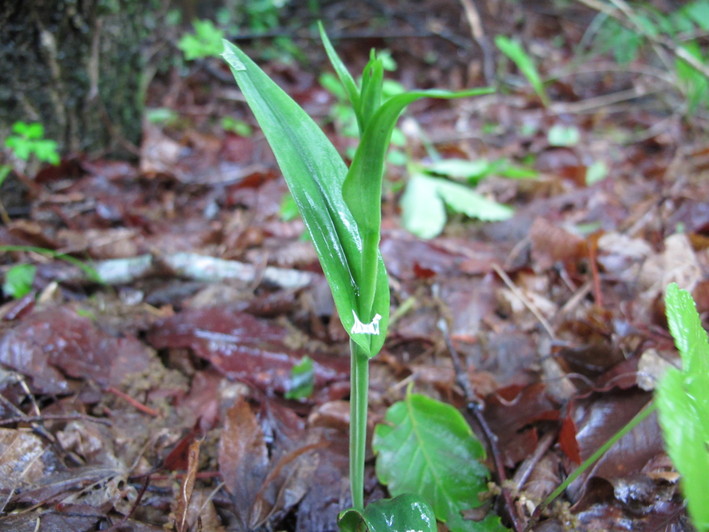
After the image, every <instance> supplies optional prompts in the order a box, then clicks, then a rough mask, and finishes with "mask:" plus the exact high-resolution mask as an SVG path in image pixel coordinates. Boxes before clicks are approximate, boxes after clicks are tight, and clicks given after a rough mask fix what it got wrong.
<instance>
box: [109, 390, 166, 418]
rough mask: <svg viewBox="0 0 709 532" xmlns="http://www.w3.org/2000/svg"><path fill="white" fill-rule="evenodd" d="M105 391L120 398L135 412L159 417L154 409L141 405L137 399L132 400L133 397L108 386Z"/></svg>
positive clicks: (158, 413)
mask: <svg viewBox="0 0 709 532" xmlns="http://www.w3.org/2000/svg"><path fill="white" fill-rule="evenodd" d="M106 391H107V392H109V393H112V394H113V395H115V396H116V397H120V398H121V399H123V400H124V401H126V402H127V403H129V404H130V405H131V406H132V407H133V408H135V409H136V410H139V411H140V412H143V413H144V414H148V415H149V416H152V417H160V412H158V411H157V410H155V409H154V408H150V407H149V406H147V405H144V404H143V403H141V402H140V401H138V400H137V399H134V398H133V397H131V396H130V395H128V394H127V393H125V392H122V391H120V390H119V389H117V388H114V387H113V386H109V387H108V388H106Z"/></svg>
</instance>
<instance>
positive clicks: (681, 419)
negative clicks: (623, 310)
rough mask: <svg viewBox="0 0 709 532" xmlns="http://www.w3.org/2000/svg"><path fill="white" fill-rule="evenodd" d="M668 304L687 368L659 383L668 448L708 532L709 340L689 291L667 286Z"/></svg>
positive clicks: (696, 517) (692, 509) (695, 516)
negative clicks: (708, 413) (708, 414)
mask: <svg viewBox="0 0 709 532" xmlns="http://www.w3.org/2000/svg"><path fill="white" fill-rule="evenodd" d="M665 304H666V307H667V321H668V325H669V328H670V332H671V333H672V336H673V337H674V339H675V344H676V346H677V349H678V351H679V353H680V356H681V358H682V367H683V369H682V371H679V370H677V369H674V368H672V369H670V370H669V371H668V372H667V373H666V374H665V376H664V377H663V379H662V380H661V381H660V384H659V386H658V387H657V390H656V401H657V408H658V411H659V421H660V426H661V427H662V432H663V436H664V439H665V444H666V447H667V452H668V454H669V455H670V458H671V459H672V462H673V463H674V464H675V467H676V468H677V470H678V471H679V472H680V474H681V475H682V491H683V492H684V495H685V497H686V498H687V506H688V508H689V514H690V516H691V517H692V521H693V523H694V525H695V526H696V527H697V528H698V529H700V530H707V529H709V491H707V489H706V479H707V478H709V450H707V442H709V417H708V416H707V412H709V341H708V340H707V333H706V331H705V330H704V329H703V327H702V323H701V320H700V318H699V314H698V313H697V310H696V307H695V304H694V300H693V299H692V296H691V295H690V294H689V292H686V291H684V290H681V289H680V288H679V287H678V286H677V284H675V283H672V284H670V285H669V286H668V287H667V293H666V295H665Z"/></svg>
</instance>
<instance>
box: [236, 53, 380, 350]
mask: <svg viewBox="0 0 709 532" xmlns="http://www.w3.org/2000/svg"><path fill="white" fill-rule="evenodd" d="M224 46H225V50H224V54H223V57H224V59H225V60H226V61H227V63H229V65H230V66H231V70H232V73H233V74H234V78H235V79H236V82H237V84H238V85H239V88H240V89H241V91H242V93H243V94H244V97H245V98H246V101H247V103H248V104H249V107H250V108H251V110H252V112H253V113H254V116H255V117H256V120H257V121H258V123H259V125H260V126H261V129H262V131H263V133H264V135H265V136H266V138H267V140H268V142H269V144H270V146H271V149H272V150H273V152H274V154H275V156H276V160H277V161H278V164H279V166H280V168H281V171H282V172H283V176H284V177H285V180H286V183H287V184H288V188H289V189H290V191H291V194H292V195H293V199H294V200H295V202H296V204H297V205H298V208H299V210H300V213H301V215H302V217H303V221H304V222H305V225H306V227H307V228H308V231H309V233H310V236H311V238H312V240H313V244H314V245H315V249H316V251H317V253H318V257H319V258H320V264H321V265H322V268H323V272H324V273H325V277H326V278H327V281H328V284H329V285H330V289H331V291H332V295H333V298H334V300H335V305H336V307H337V310H338V314H339V316H340V320H341V321H342V324H343V325H344V327H345V329H346V330H347V331H349V332H350V335H351V337H352V339H353V340H354V341H355V342H356V343H357V344H358V345H359V346H360V347H361V348H362V349H363V350H364V351H365V352H366V354H367V356H370V357H371V356H374V355H376V354H377V352H378V351H379V350H380V349H381V346H382V344H383V342H384V338H385V331H386V326H387V323H388V319H389V284H388V280H387V276H386V270H385V268H384V262H383V261H382V259H381V254H380V253H379V251H378V250H377V251H376V252H375V254H374V257H375V258H374V260H373V261H371V262H373V265H372V264H368V271H367V273H369V274H370V275H371V271H372V270H374V271H375V275H374V280H373V281H372V279H371V278H370V279H367V284H368V286H369V285H371V283H372V282H374V286H375V294H374V298H371V296H370V298H369V299H368V302H367V305H366V306H365V307H366V312H363V311H362V308H360V300H361V296H360V293H361V290H362V288H361V284H362V282H363V276H364V275H365V272H364V271H363V269H362V262H363V258H362V256H363V244H362V242H363V239H362V236H361V232H360V231H359V229H358V227H359V226H358V224H357V223H356V222H355V219H354V218H353V216H352V214H351V212H350V209H349V207H348V205H347V204H346V203H345V201H344V198H343V196H342V187H343V182H344V180H345V176H346V175H347V167H346V166H345V163H344V162H343V161H342V158H341V157H340V155H339V154H338V153H337V150H336V149H335V147H334V146H333V145H332V143H331V142H330V141H329V140H328V139H327V137H326V136H325V134H324V133H323V132H322V130H321V129H320V128H319V127H318V126H317V124H315V122H313V120H312V119H311V118H310V117H309V116H308V115H307V113H305V111H303V109H302V108H301V107H300V106H299V105H298V104H297V103H296V102H294V101H293V100H292V99H291V98H290V97H289V96H288V95H287V94H286V93H285V92H284V91H283V90H282V89H281V88H280V87H278V85H276V84H275V83H274V82H273V81H272V80H271V79H270V78H269V77H268V76H267V75H266V74H265V73H264V72H263V71H262V70H261V69H260V68H259V67H258V66H257V65H256V64H255V63H254V62H253V61H251V59H249V58H248V57H247V56H246V54H244V53H243V52H242V51H241V50H239V48H237V47H236V46H234V45H233V44H231V43H229V42H227V41H224ZM379 198H380V195H378V196H376V198H372V199H370V201H372V202H374V201H377V202H378V201H379ZM379 208H380V207H379V204H378V203H377V209H379ZM367 256H368V257H371V256H372V254H368V255H367ZM370 289H371V288H370ZM372 309H373V310H372ZM370 310H371V311H372V312H371V315H367V314H368V313H369V311H370ZM377 316H378V317H377Z"/></svg>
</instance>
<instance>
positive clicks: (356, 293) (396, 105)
mask: <svg viewBox="0 0 709 532" xmlns="http://www.w3.org/2000/svg"><path fill="white" fill-rule="evenodd" d="M320 35H321V37H322V40H323V43H324V45H325V49H326V51H327V55H328V57H329V59H330V61H331V63H332V65H333V67H334V69H335V72H336V73H337V75H338V77H339V79H340V81H341V83H342V85H343V86H344V89H345V91H346V93H347V96H348V99H349V101H350V103H351V105H352V107H353V109H354V112H355V115H356V117H357V125H358V128H359V135H360V143H359V146H358V147H357V151H356V152H355V156H354V159H353V161H352V164H351V165H350V167H349V168H347V165H346V164H345V163H344V161H343V160H342V157H340V155H339V153H338V152H337V150H336V149H335V147H334V146H333V145H332V143H331V142H330V141H329V140H328V138H327V137H326V136H325V134H324V133H323V132H322V130H321V129H320V128H319V127H318V126H317V124H315V122H314V121H313V120H312V119H311V118H310V117H309V116H308V115H307V114H306V113H305V111H304V110H303V109H302V108H301V107H300V106H299V105H298V104H297V103H295V102H294V101H293V100H292V99H291V98H290V97H289V96H288V95H287V94H286V93H285V92H284V91H283V90H281V89H280V88H279V87H278V85H276V84H275V83H274V82H273V81H272V80H271V79H270V78H269V77H268V76H267V75H266V74H265V73H264V72H263V71H262V70H261V69H260V68H259V67H258V66H257V65H256V64H255V63H254V62H253V61H251V59H249V58H248V57H247V56H246V54H244V53H243V52H242V51H241V50H240V49H239V48H237V47H236V46H234V45H233V44H231V43H229V42H227V41H224V53H223V57H224V59H225V60H226V61H227V63H228V64H229V66H230V67H231V71H232V73H233V74H234V78H235V79H236V82H237V84H238V85H239V88H240V89H241V91H242V93H243V95H244V97H245V99H246V102H247V103H248V105H249V107H250V108H251V110H252V112H253V113H254V115H255V117H256V120H257V121H258V123H259V126H260V127H261V129H262V131H263V133H264V135H265V136H266V139H267V140H268V142H269V144H270V146H271V149H272V150H273V152H274V154H275V156H276V160H277V161H278V164H279V166H280V168H281V171H282V172H283V176H284V178H285V180H286V183H287V184H288V188H289V189H290V192H291V194H292V196H293V199H294V200H295V203H296V204H297V206H298V209H299V210H300V213H301V216H302V218H303V221H304V222H305V225H306V227H307V228H308V231H309V233H310V237H311V239H312V241H313V244H314V246H315V249H316V251H317V254H318V258H319V259H320V264H321V266H322V269H323V272H324V274H325V277H326V279H327V281H328V284H329V285H330V289H331V291H332V295H333V299H334V301H335V306H336V308H337V312H338V315H339V317H340V320H341V322H342V325H343V326H344V328H345V330H346V331H347V332H348V333H349V336H350V352H351V377H350V378H351V393H350V409H351V421H350V423H351V427H350V486H351V491H352V501H353V506H354V508H353V509H351V510H348V511H346V512H343V514H341V519H340V525H341V527H342V529H343V530H361V529H365V528H369V530H372V531H377V530H392V529H391V528H383V527H384V526H386V525H382V524H381V523H387V522H392V521H391V519H394V520H395V521H396V522H397V523H400V525H401V526H402V527H403V528H397V530H398V529H402V530H404V529H415V530H436V523H435V518H432V515H433V514H432V513H431V511H430V508H428V507H427V505H426V503H425V502H423V501H420V500H418V499H416V498H412V497H411V496H406V497H403V498H397V499H394V500H393V501H391V502H388V503H386V504H384V503H380V504H377V505H371V506H370V507H369V508H367V509H366V510H365V508H364V458H365V449H366V428H367V393H368V386H369V383H368V371H369V360H370V359H371V358H372V357H374V356H376V355H377V353H378V352H379V350H380V349H381V347H382V345H383V343H384V340H385V338H386V332H387V327H388V324H389V282H388V278H387V272H386V269H385V267H384V261H383V260H382V256H381V253H380V251H379V240H380V230H381V196H382V179H383V175H384V168H385V158H386V153H387V148H388V146H389V141H390V139H391V134H392V131H393V129H394V126H395V125H396V122H397V119H398V118H399V115H400V114H401V113H402V111H403V110H404V109H405V108H406V106H407V105H408V104H410V103H412V102H413V101H415V100H418V99H420V98H424V97H434V98H457V97H462V96H473V95H478V94H486V93H488V92H490V91H489V90H488V89H475V90H470V91H465V92H459V93H451V92H446V91H439V90H428V91H414V92H406V93H402V94H398V95H396V96H394V97H392V98H390V99H388V100H386V101H382V100H383V98H382V83H383V78H384V67H383V63H382V60H381V59H380V58H378V57H377V55H376V54H375V53H374V52H372V54H371V57H370V60H369V62H368V63H367V65H366V67H365V68H364V71H363V73H362V77H361V81H360V82H359V83H357V82H356V81H355V79H354V78H353V77H352V76H351V75H350V73H349V71H348V70H347V68H346V67H345V65H344V64H343V63H342V61H341V60H340V58H339V57H338V55H337V53H336V52H335V49H334V48H333V46H332V44H331V43H330V41H329V40H328V38H327V35H326V34H325V32H324V30H323V29H322V26H321V27H320ZM390 518H391V519H390Z"/></svg>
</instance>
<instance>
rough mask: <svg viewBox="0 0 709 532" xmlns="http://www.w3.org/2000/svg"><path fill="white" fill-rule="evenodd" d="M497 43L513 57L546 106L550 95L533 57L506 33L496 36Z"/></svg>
mask: <svg viewBox="0 0 709 532" xmlns="http://www.w3.org/2000/svg"><path fill="white" fill-rule="evenodd" d="M495 44H496V45H497V47H498V48H499V49H500V51H501V52H502V53H503V54H505V55H506V56H507V57H509V58H510V59H512V61H514V63H515V64H516V65H517V68H519V71H520V72H521V73H522V74H523V75H524V77H525V78H527V81H529V83H530V85H532V88H533V89H534V92H536V93H537V96H539V98H540V99H541V100H542V103H543V104H544V105H545V106H548V105H549V96H547V92H546V89H545V88H544V83H543V82H542V78H541V76H540V75H539V71H538V70H537V67H536V65H535V64H534V61H533V60H532V58H531V57H530V56H529V55H528V54H527V52H525V51H524V48H522V45H521V44H520V43H519V42H517V41H513V40H512V39H510V38H508V37H505V36H504V35H498V36H497V37H495Z"/></svg>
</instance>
